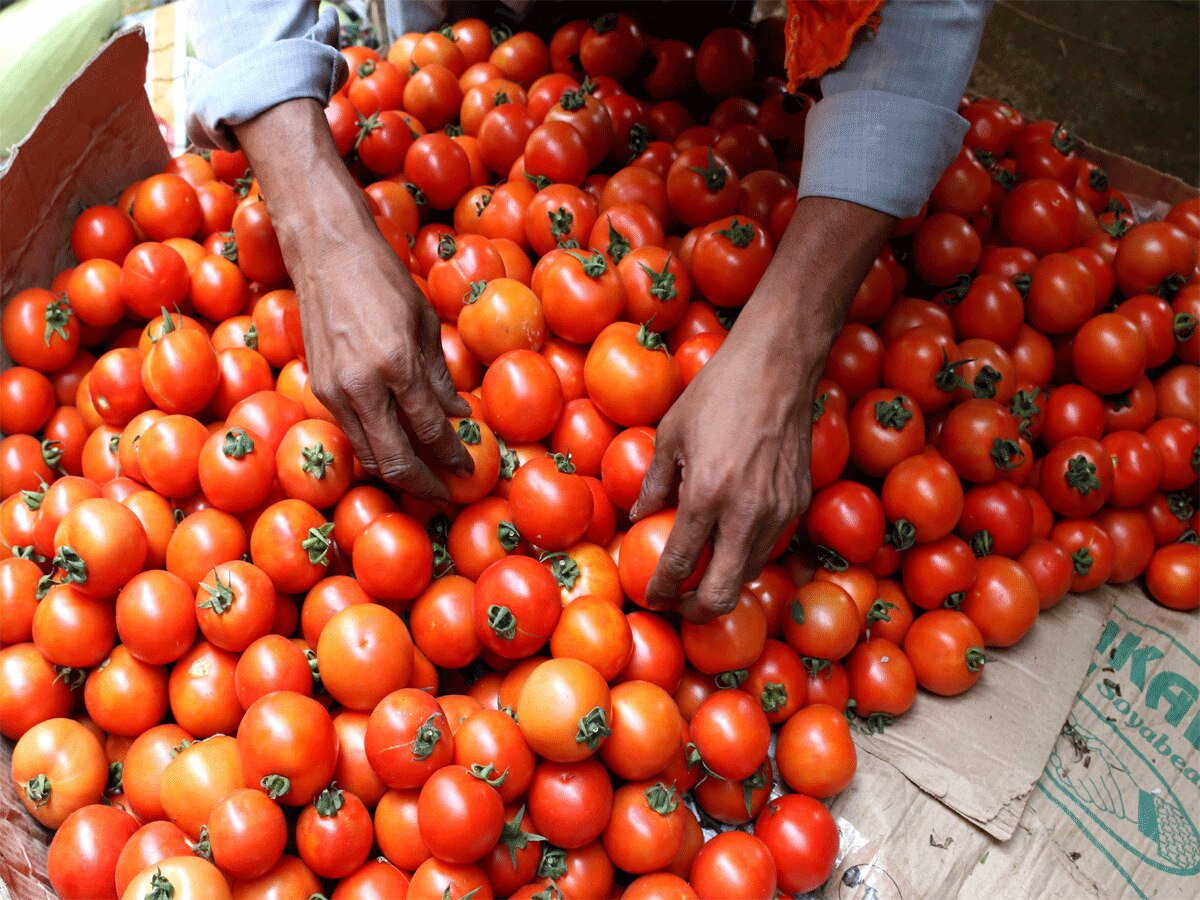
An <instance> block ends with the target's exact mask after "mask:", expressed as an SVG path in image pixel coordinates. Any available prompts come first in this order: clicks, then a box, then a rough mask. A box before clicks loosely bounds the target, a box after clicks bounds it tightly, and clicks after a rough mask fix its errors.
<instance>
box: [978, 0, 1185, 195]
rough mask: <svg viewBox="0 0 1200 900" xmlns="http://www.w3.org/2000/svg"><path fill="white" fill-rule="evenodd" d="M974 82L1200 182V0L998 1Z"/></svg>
mask: <svg viewBox="0 0 1200 900" xmlns="http://www.w3.org/2000/svg"><path fill="white" fill-rule="evenodd" d="M971 87H972V88H973V89H974V90H976V91H978V92H980V93H983V94H990V95H991V96H994V97H1006V98H1008V99H1009V100H1011V101H1012V102H1013V103H1014V104H1015V105H1016V107H1017V108H1018V109H1019V110H1021V112H1022V113H1023V114H1024V115H1025V116H1026V118H1035V119H1038V118H1047V119H1055V120H1058V121H1065V122H1067V123H1068V124H1069V125H1070V127H1071V128H1072V129H1073V130H1074V131H1076V132H1077V133H1078V134H1079V135H1080V136H1081V137H1083V138H1085V139H1086V140H1088V141H1090V142H1092V143H1094V144H1097V145H1099V146H1101V147H1104V148H1105V149H1107V150H1112V151H1114V152H1116V153H1121V154H1124V155H1125V156H1129V157H1131V158H1133V159H1135V160H1137V161H1138V162H1141V163H1144V164H1145V165H1148V166H1152V167H1153V168H1156V169H1160V170H1161V171H1164V172H1169V173H1170V174H1172V175H1176V176H1178V177H1179V178H1182V179H1183V180H1184V181H1186V182H1188V183H1190V184H1193V185H1195V184H1200V3H1197V2H1195V0H1156V2H1129V0H1041V2H1028V0H997V2H996V4H995V6H994V7H993V9H992V14H991V18H990V19H989V20H988V25H987V30H986V31H985V33H984V36H983V45H982V47H981V48H980V52H979V59H978V61H977V62H976V64H975V71H974V73H973V75H972V76H971Z"/></svg>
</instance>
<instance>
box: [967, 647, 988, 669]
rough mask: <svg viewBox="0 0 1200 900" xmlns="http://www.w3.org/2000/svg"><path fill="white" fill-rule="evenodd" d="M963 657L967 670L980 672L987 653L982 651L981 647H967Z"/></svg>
mask: <svg viewBox="0 0 1200 900" xmlns="http://www.w3.org/2000/svg"><path fill="white" fill-rule="evenodd" d="M965 659H966V663H967V671H968V672H980V671H982V670H983V665H984V663H986V662H987V654H986V653H984V652H983V648H982V647H968V648H967V653H966V657H965Z"/></svg>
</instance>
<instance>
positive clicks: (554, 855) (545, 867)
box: [537, 844, 567, 880]
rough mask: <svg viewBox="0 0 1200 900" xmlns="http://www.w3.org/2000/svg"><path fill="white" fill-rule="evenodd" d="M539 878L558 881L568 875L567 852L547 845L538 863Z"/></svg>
mask: <svg viewBox="0 0 1200 900" xmlns="http://www.w3.org/2000/svg"><path fill="white" fill-rule="evenodd" d="M537 873H538V877H539V878H550V879H552V880H557V879H559V878H562V877H563V876H564V875H566V874H567V851H566V850H562V849H560V848H558V847H554V846H551V845H550V844H546V846H545V847H544V848H543V849H542V859H541V862H539V863H538V870H537Z"/></svg>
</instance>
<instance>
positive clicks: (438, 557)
mask: <svg viewBox="0 0 1200 900" xmlns="http://www.w3.org/2000/svg"><path fill="white" fill-rule="evenodd" d="M453 571H454V559H453V558H452V557H451V556H450V551H449V550H448V549H446V545H445V544H444V543H442V542H441V541H433V577H434V578H441V577H442V576H443V575H449V574H450V573H451V572H453Z"/></svg>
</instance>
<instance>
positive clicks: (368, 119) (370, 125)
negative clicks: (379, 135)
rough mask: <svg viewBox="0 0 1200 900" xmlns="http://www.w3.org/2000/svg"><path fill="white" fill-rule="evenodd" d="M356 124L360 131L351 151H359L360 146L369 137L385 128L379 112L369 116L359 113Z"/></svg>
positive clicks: (356, 135)
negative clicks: (376, 130)
mask: <svg viewBox="0 0 1200 900" xmlns="http://www.w3.org/2000/svg"><path fill="white" fill-rule="evenodd" d="M355 124H356V125H357V126H358V131H357V132H355V135H354V145H353V146H352V147H351V148H350V149H351V150H357V149H358V146H359V144H361V143H362V142H363V141H364V140H365V139H366V137H367V135H369V134H370V133H371V132H372V131H374V130H375V129H377V128H381V127H383V123H382V122H380V121H379V113H378V112H373V113H371V115H369V116H364V115H363V114H362V113H359V114H358V119H357V121H356V122H355Z"/></svg>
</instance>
